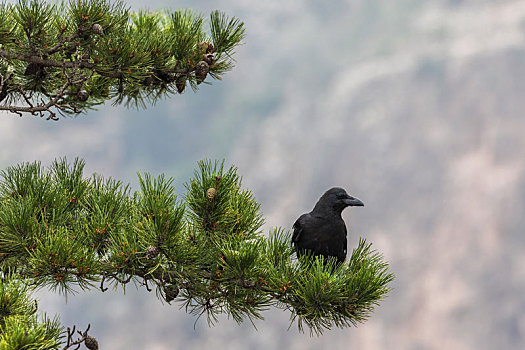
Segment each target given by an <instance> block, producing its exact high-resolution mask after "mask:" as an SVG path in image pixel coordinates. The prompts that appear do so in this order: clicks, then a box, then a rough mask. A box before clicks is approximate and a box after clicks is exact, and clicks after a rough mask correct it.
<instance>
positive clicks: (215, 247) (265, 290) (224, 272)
mask: <svg viewBox="0 0 525 350" xmlns="http://www.w3.org/2000/svg"><path fill="white" fill-rule="evenodd" d="M83 168H84V162H83V161H81V160H78V159H76V160H75V161H74V162H73V163H72V164H70V163H68V162H67V160H66V159H59V160H56V161H55V162H53V163H52V165H51V166H50V167H49V168H47V169H44V168H43V167H42V166H41V165H40V163H38V162H34V163H24V164H19V165H16V166H13V167H9V168H7V169H6V170H4V171H3V172H2V173H1V180H0V268H1V269H2V271H8V270H9V271H14V272H16V274H17V275H16V276H18V278H20V279H27V281H28V282H30V283H31V284H33V285H35V286H37V287H48V288H52V289H58V290H59V291H60V292H62V293H65V294H68V293H70V292H74V291H75V290H76V287H79V288H81V289H85V288H90V287H93V286H99V287H100V288H101V289H102V290H103V291H104V290H105V289H106V287H105V286H107V285H113V286H114V287H116V286H126V285H127V283H129V282H131V281H134V282H135V283H136V284H137V285H143V286H145V287H146V288H147V289H148V290H153V289H155V290H156V293H157V295H158V296H159V297H160V298H161V299H162V300H164V301H166V302H168V303H171V302H172V301H178V302H181V303H182V305H183V306H184V307H185V308H186V310H187V311H188V312H190V313H192V314H195V315H198V316H201V315H206V317H207V318H208V321H209V322H211V323H213V322H215V321H216V320H217V316H218V315H219V314H222V313H225V314H227V315H228V316H231V317H232V318H233V319H234V320H236V321H237V322H241V321H243V320H245V319H248V320H250V321H251V322H254V320H257V319H261V318H263V316H262V312H263V311H264V310H266V309H268V308H270V307H278V308H282V309H286V310H289V311H290V312H291V318H292V320H295V319H296V320H297V321H298V326H299V328H300V329H303V328H304V327H305V326H306V327H307V328H309V329H310V331H311V332H313V333H317V334H319V333H322V332H323V331H324V330H326V329H330V328H332V327H347V326H350V325H356V324H358V323H359V322H363V321H365V320H366V319H367V318H368V317H369V316H370V314H371V312H372V311H373V309H374V307H375V306H377V305H378V303H379V302H380V300H381V299H382V298H383V297H384V296H385V295H386V294H387V293H388V291H389V289H388V284H389V283H390V282H391V281H392V279H393V275H392V274H391V273H390V272H389V269H388V263H387V262H385V261H384V259H383V258H382V257H381V255H379V254H378V253H377V252H375V251H374V250H372V248H371V244H370V243H367V242H366V241H365V240H364V239H361V240H360V241H359V244H358V246H357V247H356V248H355V249H354V250H353V253H352V255H351V257H350V259H349V260H348V261H347V262H345V263H344V264H335V261H329V262H325V261H324V260H317V259H315V258H312V257H309V256H305V257H304V259H303V258H302V259H301V261H298V260H297V259H295V255H294V252H293V250H292V248H291V246H290V233H289V232H288V231H286V230H283V229H280V228H277V229H273V230H272V231H271V232H270V234H269V236H265V235H263V234H262V232H261V227H262V224H263V217H262V214H261V212H260V206H259V204H258V203H257V201H256V200H255V198H254V196H253V194H252V193H251V192H250V191H248V190H246V189H243V188H242V184H241V178H240V177H239V175H238V174H237V169H236V168H235V167H230V168H226V167H225V166H224V162H218V161H210V160H204V161H201V162H199V163H198V167H197V169H196V170H195V174H194V177H193V178H192V179H190V180H189V182H188V183H187V184H186V186H185V187H186V194H185V195H184V196H183V197H182V198H183V199H182V200H180V199H179V198H178V197H177V196H176V194H175V189H174V187H173V179H171V178H167V177H165V176H164V175H160V176H158V177H153V176H151V175H150V174H147V173H146V174H139V175H138V176H139V185H140V189H139V191H137V192H134V193H131V191H130V190H129V187H128V186H125V185H123V184H122V183H120V182H119V181H116V180H113V179H103V178H102V177H100V176H96V175H94V176H92V177H90V178H85V177H84V176H83Z"/></svg>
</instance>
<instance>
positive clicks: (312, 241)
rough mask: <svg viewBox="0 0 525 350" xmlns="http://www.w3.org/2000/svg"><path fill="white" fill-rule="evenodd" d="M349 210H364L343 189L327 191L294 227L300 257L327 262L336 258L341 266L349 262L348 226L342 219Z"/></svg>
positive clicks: (358, 202)
mask: <svg viewBox="0 0 525 350" xmlns="http://www.w3.org/2000/svg"><path fill="white" fill-rule="evenodd" d="M349 206H364V204H363V202H361V201H360V200H359V199H357V198H354V197H352V196H350V195H348V193H346V191H345V190H344V189H342V188H340V187H333V188H331V189H329V190H328V191H326V192H325V193H324V194H323V195H322V196H321V198H319V201H317V203H316V204H315V207H314V209H313V210H312V211H311V212H309V213H307V214H303V215H301V216H300V217H299V219H297V221H295V223H294V224H293V235H292V244H293V245H294V246H295V249H296V253H297V257H301V255H303V254H304V253H306V252H309V253H310V254H312V255H314V256H323V257H324V258H325V259H327V258H328V257H330V256H333V257H335V258H336V259H337V261H338V262H339V263H342V262H344V261H345V258H346V225H345V222H344V221H343V218H342V217H341V213H342V212H343V209H345V208H346V207H349Z"/></svg>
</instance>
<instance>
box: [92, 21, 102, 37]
mask: <svg viewBox="0 0 525 350" xmlns="http://www.w3.org/2000/svg"><path fill="white" fill-rule="evenodd" d="M91 31H92V32H93V33H95V34H98V35H104V29H102V26H101V25H100V24H98V23H95V24H93V25H92V26H91Z"/></svg>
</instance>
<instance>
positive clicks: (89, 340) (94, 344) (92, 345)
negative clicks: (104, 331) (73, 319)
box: [84, 335, 98, 350]
mask: <svg viewBox="0 0 525 350" xmlns="http://www.w3.org/2000/svg"><path fill="white" fill-rule="evenodd" d="M84 344H85V345H86V348H88V349H89V350H98V341H97V340H96V339H95V337H92V336H90V335H88V336H87V337H86V340H84Z"/></svg>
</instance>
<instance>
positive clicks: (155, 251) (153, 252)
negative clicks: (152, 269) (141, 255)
mask: <svg viewBox="0 0 525 350" xmlns="http://www.w3.org/2000/svg"><path fill="white" fill-rule="evenodd" d="M157 255H159V248H157V247H155V246H153V245H150V246H149V247H148V249H146V259H149V260H151V259H153V258H154V257H156V256H157Z"/></svg>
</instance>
